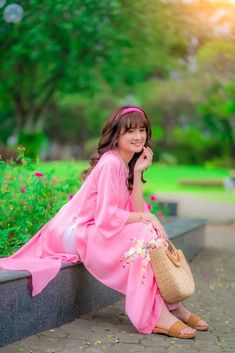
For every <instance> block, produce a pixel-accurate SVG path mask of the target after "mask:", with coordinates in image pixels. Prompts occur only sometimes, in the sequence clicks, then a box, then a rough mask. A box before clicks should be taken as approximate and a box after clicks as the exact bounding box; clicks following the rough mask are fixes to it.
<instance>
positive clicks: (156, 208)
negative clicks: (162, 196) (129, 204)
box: [144, 193, 169, 223]
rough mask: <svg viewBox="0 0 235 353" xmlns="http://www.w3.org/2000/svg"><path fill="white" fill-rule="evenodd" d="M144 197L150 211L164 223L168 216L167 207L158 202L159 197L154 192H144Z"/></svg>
mask: <svg viewBox="0 0 235 353" xmlns="http://www.w3.org/2000/svg"><path fill="white" fill-rule="evenodd" d="M144 198H145V200H146V202H147V205H148V208H149V210H150V212H151V213H153V214H154V215H155V216H157V218H158V219H159V221H160V222H162V223H165V222H166V221H167V219H168V217H169V208H168V207H167V206H166V205H165V204H162V203H161V202H159V198H158V196H157V195H156V194H150V193H145V195H144Z"/></svg>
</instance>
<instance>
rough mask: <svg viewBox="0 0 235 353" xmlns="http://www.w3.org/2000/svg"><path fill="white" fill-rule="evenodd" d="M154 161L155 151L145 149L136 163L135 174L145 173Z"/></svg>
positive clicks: (148, 148)
mask: <svg viewBox="0 0 235 353" xmlns="http://www.w3.org/2000/svg"><path fill="white" fill-rule="evenodd" d="M152 160H153V151H152V150H151V148H150V147H143V152H142V154H141V155H140V156H139V158H138V159H137V161H136V163H135V166H134V172H143V171H144V170H145V169H147V168H148V167H149V166H150V165H151V164H152Z"/></svg>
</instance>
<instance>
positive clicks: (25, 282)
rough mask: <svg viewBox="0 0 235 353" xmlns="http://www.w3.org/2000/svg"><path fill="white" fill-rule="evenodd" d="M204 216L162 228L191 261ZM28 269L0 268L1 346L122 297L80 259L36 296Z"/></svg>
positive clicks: (178, 220) (175, 220)
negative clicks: (89, 270)
mask: <svg viewBox="0 0 235 353" xmlns="http://www.w3.org/2000/svg"><path fill="white" fill-rule="evenodd" d="M205 225H206V222H205V220H201V219H184V218H177V217H173V218H172V219H171V220H170V221H169V222H168V223H167V224H165V229H166V231H167V233H168V235H169V237H170V238H171V239H172V240H173V242H174V244H175V245H176V247H178V248H181V249H182V250H183V251H184V253H185V255H186V257H187V259H188V260H189V261H190V260H191V259H192V258H193V256H195V255H196V254H197V253H198V252H199V251H200V250H201V249H202V248H203V246H204V231H205ZM30 278H31V276H30V274H29V273H28V272H27V271H8V270H1V269H0V332H1V334H0V347H2V346H4V345H7V344H9V343H12V342H14V341H17V340H20V339H22V338H24V337H27V336H30V335H33V334H35V333H37V332H40V331H43V330H46V329H49V328H53V327H58V326H60V325H63V324H65V323H67V322H70V321H72V320H74V319H75V318H77V317H79V316H80V315H82V314H85V313H87V312H89V311H92V310H96V309H99V308H102V307H104V306H106V305H109V304H112V303H114V302H116V301H117V300H119V299H120V298H122V297H123V295H122V294H121V293H118V292H116V291H114V290H112V289H110V288H108V287H106V286H104V285H103V284H102V283H100V282H98V281H97V280H96V279H95V278H94V277H92V276H91V275H90V274H89V273H88V272H87V270H86V269H85V267H84V266H83V265H82V264H81V263H76V264H66V265H64V266H63V268H62V269H61V271H60V272H59V274H58V275H57V276H56V278H55V279H54V280H52V281H51V282H50V283H49V285H48V286H47V287H46V288H45V289H44V290H43V291H42V292H41V293H40V294H39V295H37V296H35V297H32V296H31V294H30V293H31V290H30V286H31V281H30Z"/></svg>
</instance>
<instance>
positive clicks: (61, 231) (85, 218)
mask: <svg viewBox="0 0 235 353" xmlns="http://www.w3.org/2000/svg"><path fill="white" fill-rule="evenodd" d="M127 175H128V170H127V168H126V167H125V165H124V163H123V161H122V160H121V158H120V155H119V153H118V152H117V151H115V150H109V151H108V152H106V153H104V154H103V155H102V157H101V158H100V160H99V162H98V163H97V165H96V166H95V168H94V169H93V170H92V172H91V173H90V175H89V176H88V177H87V179H86V180H85V182H84V183H83V185H82V186H81V188H80V190H79V191H78V192H77V193H76V194H75V195H74V197H73V198H72V200H70V201H69V202H68V203H66V204H65V205H64V206H63V207H62V208H61V209H60V210H59V212H58V213H57V214H56V215H55V216H54V217H53V218H52V219H51V220H50V221H49V222H48V223H47V224H45V225H44V226H43V227H42V228H41V229H40V230H39V232H38V233H37V234H36V235H34V237H33V238H32V239H31V240H30V241H29V242H28V243H27V244H25V245H24V246H23V247H22V248H21V249H20V250H18V251H17V252H16V253H15V254H13V255H12V256H10V257H8V258H2V259H0V268H4V269H12V270H27V271H29V272H31V274H32V285H33V292H32V295H36V294H38V293H40V292H41V291H42V290H43V288H44V287H45V286H46V285H47V284H48V283H49V282H50V281H51V280H52V279H53V278H54V277H55V276H56V274H57V273H58V272H59V271H60V268H61V264H62V263H66V262H77V261H82V262H83V264H84V265H85V267H86V269H87V270H88V271H89V272H90V273H91V274H92V275H93V276H94V277H95V278H97V279H98V280H99V281H101V282H102V283H104V284H105V285H107V286H108V287H111V288H113V289H115V290H117V291H119V292H121V293H123V294H125V310H126V313H127V315H128V316H129V318H130V320H131V321H132V323H133V325H134V326H135V327H136V329H137V331H138V332H140V333H146V334H149V333H151V332H152V330H153V328H154V327H155V326H156V323H157V321H158V319H159V316H160V314H161V310H162V306H163V298H162V296H161V294H160V292H159V290H158V287H157V283H156V281H155V277H154V275H153V272H152V269H151V265H150V262H149V253H148V251H147V248H146V244H147V243H149V242H152V241H153V239H154V238H155V237H156V232H155V231H153V229H152V228H151V225H150V224H147V223H145V222H137V223H130V224H126V222H127V219H128V215H129V212H133V211H134V210H133V207H132V202H131V193H130V191H129V190H128V188H127V186H126V178H127ZM145 208H146V209H145V211H146V212H149V211H148V207H147V205H146V204H145ZM175 307H177V304H175V305H171V306H169V309H173V308H175Z"/></svg>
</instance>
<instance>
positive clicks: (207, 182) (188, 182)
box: [179, 178, 224, 187]
mask: <svg viewBox="0 0 235 353" xmlns="http://www.w3.org/2000/svg"><path fill="white" fill-rule="evenodd" d="M179 185H183V186H205V187H210V186H211V187H215V186H224V180H223V179H195V178H194V179H180V180H179Z"/></svg>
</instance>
